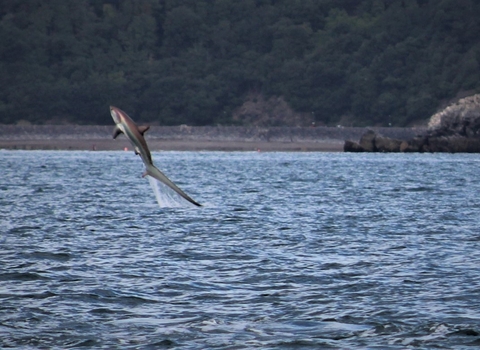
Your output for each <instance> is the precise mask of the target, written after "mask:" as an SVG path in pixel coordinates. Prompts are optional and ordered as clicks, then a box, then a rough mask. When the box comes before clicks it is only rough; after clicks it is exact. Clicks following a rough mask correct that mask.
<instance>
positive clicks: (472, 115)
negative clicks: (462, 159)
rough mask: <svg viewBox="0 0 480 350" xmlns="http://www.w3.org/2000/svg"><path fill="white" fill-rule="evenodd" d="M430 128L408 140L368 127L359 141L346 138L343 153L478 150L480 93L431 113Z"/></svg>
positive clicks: (456, 151)
mask: <svg viewBox="0 0 480 350" xmlns="http://www.w3.org/2000/svg"><path fill="white" fill-rule="evenodd" d="M428 126H429V128H428V130H427V131H426V132H424V133H423V134H420V135H417V136H415V137H413V138H410V139H404V140H400V139H394V138H390V137H384V136H382V135H380V134H378V133H375V132H374V131H373V130H368V131H367V132H365V133H364V134H363V136H362V137H361V138H360V141H359V143H356V142H353V141H345V144H344V151H345V152H448V153H480V94H477V95H473V96H470V97H466V98H464V99H461V100H459V101H458V102H456V103H455V104H452V105H450V106H448V107H447V108H445V109H444V110H442V111H441V112H438V113H436V114H434V115H433V116H432V117H431V118H430V122H429V124H428Z"/></svg>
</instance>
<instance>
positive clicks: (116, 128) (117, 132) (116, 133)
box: [113, 125, 123, 139]
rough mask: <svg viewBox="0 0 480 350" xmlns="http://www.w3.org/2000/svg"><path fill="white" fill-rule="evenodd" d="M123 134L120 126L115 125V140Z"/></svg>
mask: <svg viewBox="0 0 480 350" xmlns="http://www.w3.org/2000/svg"><path fill="white" fill-rule="evenodd" d="M120 134H123V131H122V130H120V128H119V127H118V126H116V125H115V127H114V128H113V138H114V139H116V138H117V136H118V135H120Z"/></svg>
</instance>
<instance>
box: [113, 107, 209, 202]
mask: <svg viewBox="0 0 480 350" xmlns="http://www.w3.org/2000/svg"><path fill="white" fill-rule="evenodd" d="M110 114H111V116H112V118H113V121H114V122H115V128H114V129H113V138H114V139H115V138H117V136H118V135H120V134H124V135H125V136H126V137H127V138H128V139H129V140H130V142H131V143H132V145H133V147H134V148H135V153H136V154H139V155H140V157H141V158H142V161H143V163H144V164H145V172H144V173H143V177H145V176H147V175H149V176H151V177H153V178H155V179H157V180H158V181H160V182H162V183H164V184H165V185H167V186H168V187H170V188H171V189H172V190H174V191H175V192H176V193H178V194H179V195H180V196H181V197H183V198H184V199H185V200H187V201H189V202H190V203H192V204H194V205H196V206H198V207H200V206H201V205H200V204H199V203H197V202H196V201H194V200H193V199H192V198H190V197H189V196H188V195H187V194H186V193H185V192H183V191H182V190H181V189H180V188H179V187H178V186H177V185H175V184H174V183H173V182H172V181H171V180H170V179H169V178H168V177H167V176H166V175H165V174H163V173H162V172H161V171H160V170H159V169H158V168H157V167H156V166H155V165H154V164H153V161H152V155H151V153H150V150H149V149H148V146H147V141H145V138H144V137H143V134H144V133H145V131H147V130H148V129H149V126H137V124H135V122H134V121H133V120H132V119H131V118H130V117H129V116H128V114H127V113H125V112H124V111H122V110H121V109H120V108H117V107H114V106H110Z"/></svg>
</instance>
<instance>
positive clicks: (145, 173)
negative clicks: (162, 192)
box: [142, 169, 148, 177]
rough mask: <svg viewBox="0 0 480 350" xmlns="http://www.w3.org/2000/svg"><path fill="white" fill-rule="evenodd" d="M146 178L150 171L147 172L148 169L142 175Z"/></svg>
mask: <svg viewBox="0 0 480 350" xmlns="http://www.w3.org/2000/svg"><path fill="white" fill-rule="evenodd" d="M145 176H148V171H147V169H145V171H144V172H143V174H142V177H145Z"/></svg>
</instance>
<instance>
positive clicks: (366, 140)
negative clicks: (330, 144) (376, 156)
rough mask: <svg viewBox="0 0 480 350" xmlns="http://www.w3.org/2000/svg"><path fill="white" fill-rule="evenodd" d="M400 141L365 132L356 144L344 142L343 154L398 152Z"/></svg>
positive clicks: (373, 132) (370, 131) (369, 131)
mask: <svg viewBox="0 0 480 350" xmlns="http://www.w3.org/2000/svg"><path fill="white" fill-rule="evenodd" d="M401 145H402V140H397V139H395V138H390V137H386V136H382V135H381V134H378V133H376V132H375V131H373V130H367V131H366V132H365V133H364V134H363V135H362V137H361V138H360V141H359V142H358V143H356V142H353V141H345V144H344V146H343V150H344V151H345V152H400V146H401Z"/></svg>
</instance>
